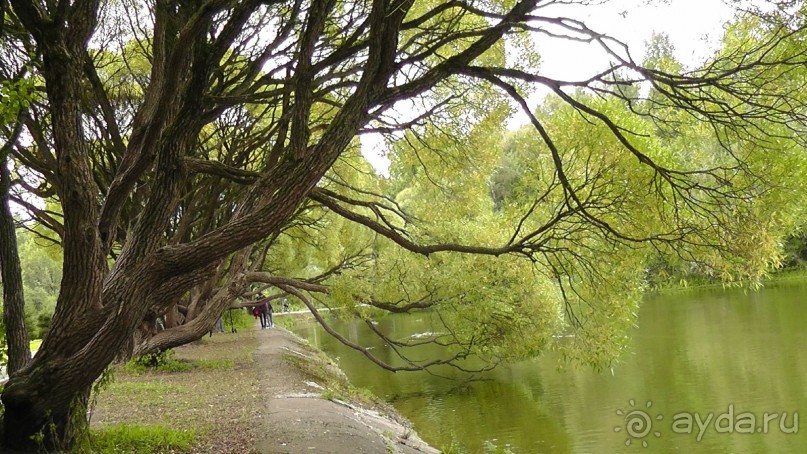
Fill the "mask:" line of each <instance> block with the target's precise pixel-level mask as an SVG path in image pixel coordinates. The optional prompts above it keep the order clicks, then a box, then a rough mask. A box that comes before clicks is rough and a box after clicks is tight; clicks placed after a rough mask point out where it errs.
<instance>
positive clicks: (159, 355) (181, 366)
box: [124, 349, 194, 374]
mask: <svg viewBox="0 0 807 454" xmlns="http://www.w3.org/2000/svg"><path fill="white" fill-rule="evenodd" d="M193 367H194V366H193V364H191V363H189V362H186V361H178V360H176V359H174V350H171V349H168V350H163V351H161V352H156V353H148V354H146V355H142V356H140V357H138V358H135V359H133V360H131V361H129V362H128V363H127V364H126V366H125V367H124V369H125V370H126V371H127V372H129V373H134V374H140V373H143V372H145V371H147V370H149V369H152V370H156V371H160V372H185V371H188V370H191V369H193Z"/></svg>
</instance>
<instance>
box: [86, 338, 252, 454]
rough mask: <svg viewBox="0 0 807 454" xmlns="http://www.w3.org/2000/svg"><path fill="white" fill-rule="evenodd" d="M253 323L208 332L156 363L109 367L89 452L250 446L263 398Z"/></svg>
mask: <svg viewBox="0 0 807 454" xmlns="http://www.w3.org/2000/svg"><path fill="white" fill-rule="evenodd" d="M256 347H257V340H256V338H255V332H254V331H241V332H239V333H237V334H231V333H222V334H216V335H214V336H213V337H205V338H203V339H202V340H201V341H198V342H196V343H194V344H190V345H186V346H183V347H181V348H178V349H176V351H175V353H174V354H173V355H172V356H170V357H162V358H161V359H160V361H159V363H160V364H159V365H158V366H157V367H156V368H147V367H145V366H144V365H142V364H137V363H130V364H128V365H126V366H116V367H114V368H113V369H112V371H111V374H112V379H111V381H110V382H109V383H108V384H106V385H105V386H103V387H102V388H103V389H102V390H101V391H100V392H99V393H98V395H97V399H96V402H95V405H94V407H93V409H92V411H93V413H92V418H91V427H92V435H91V438H90V440H89V446H85V447H84V448H82V451H85V452H92V453H99V452H100V453H154V452H171V453H208V452H216V453H249V452H253V449H254V448H253V446H254V440H255V436H256V421H258V420H259V418H260V417H261V410H262V407H261V402H260V400H259V394H260V391H259V387H258V382H257V375H256V373H255V368H254V366H253V362H254V359H253V353H254V352H255V349H256Z"/></svg>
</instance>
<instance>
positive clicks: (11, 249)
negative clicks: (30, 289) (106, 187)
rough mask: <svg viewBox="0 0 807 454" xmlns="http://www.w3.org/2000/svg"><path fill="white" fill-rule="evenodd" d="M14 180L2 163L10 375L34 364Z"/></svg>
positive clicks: (0, 260) (0, 255)
mask: <svg viewBox="0 0 807 454" xmlns="http://www.w3.org/2000/svg"><path fill="white" fill-rule="evenodd" d="M10 189H11V178H10V177H9V171H8V168H7V167H6V159H5V157H3V159H0V270H2V282H3V323H4V324H5V327H6V341H7V344H8V375H12V374H14V373H15V372H17V371H18V370H20V369H22V368H23V367H24V366H25V365H26V364H28V362H29V361H31V350H30V349H29V346H28V332H27V330H26V329H25V297H24V294H23V286H22V270H21V269H20V256H19V254H18V253H17V234H16V231H15V229H14V218H13V217H12V216H11V209H10V207H9V190H10Z"/></svg>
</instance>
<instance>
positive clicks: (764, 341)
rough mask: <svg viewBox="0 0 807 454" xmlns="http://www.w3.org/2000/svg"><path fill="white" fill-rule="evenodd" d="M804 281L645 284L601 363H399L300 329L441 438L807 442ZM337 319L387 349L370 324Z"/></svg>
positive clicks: (483, 443)
mask: <svg viewBox="0 0 807 454" xmlns="http://www.w3.org/2000/svg"><path fill="white" fill-rule="evenodd" d="M805 295H807V282H805V281H803V280H802V281H781V282H778V283H773V284H768V285H767V286H766V288H764V289H762V290H760V291H758V292H753V291H748V292H745V291H743V290H723V289H698V290H694V289H690V290H686V291H680V292H671V293H666V294H661V295H651V296H648V297H647V298H646V301H645V302H644V304H643V305H642V308H641V311H640V314H639V323H638V327H637V328H636V329H635V330H634V331H633V332H632V334H631V339H632V341H631V342H632V347H631V351H630V353H629V354H628V355H626V356H625V357H623V358H622V359H621V362H620V363H619V364H617V365H615V366H614V368H613V370H609V371H605V372H602V373H597V372H595V371H593V370H591V369H588V368H584V367H572V366H568V367H563V368H559V362H558V360H557V358H555V357H554V356H553V355H552V354H547V355H544V356H542V357H540V358H536V359H533V360H529V361H524V362H521V363H518V364H513V365H509V366H507V367H501V368H499V369H496V370H495V371H493V372H491V373H488V374H486V375H485V377H484V380H479V381H473V382H464V381H458V380H448V379H445V378H440V377H435V376H432V375H429V374H426V373H422V372H416V373H412V372H399V373H395V374H393V373H391V372H387V371H385V370H382V369H380V368H378V367H376V366H374V365H372V364H371V363H370V362H369V361H368V360H367V359H365V358H364V357H363V356H362V355H360V354H358V353H356V352H354V351H352V350H350V349H348V348H346V347H344V346H343V345H341V344H340V343H339V342H338V341H336V340H335V339H333V338H332V337H330V336H328V335H327V334H326V333H324V331H322V330H321V329H320V328H319V327H318V326H316V325H314V324H313V323H301V324H299V330H298V334H300V335H302V336H303V337H306V338H307V339H309V341H310V342H311V343H313V344H315V345H317V346H318V347H319V348H321V349H322V350H324V351H325V352H326V353H328V354H329V355H330V356H332V357H334V358H337V360H338V362H339V365H340V367H341V368H342V370H344V371H345V373H346V374H347V375H348V377H349V378H350V380H351V381H352V382H353V384H355V385H356V386H359V387H364V388H368V389H370V390H372V391H373V392H374V393H375V394H376V395H379V396H382V397H384V398H386V399H387V400H389V401H390V402H391V403H392V404H393V405H394V406H395V407H396V408H397V409H398V410H399V411H400V412H401V413H402V414H404V415H405V416H406V417H408V418H409V419H410V420H412V421H413V422H414V424H415V428H416V430H417V432H418V433H419V434H420V435H421V437H422V438H423V439H425V440H426V441H428V442H429V443H431V444H432V445H433V446H435V447H438V448H443V449H446V448H448V447H454V448H456V449H455V450H456V451H458V452H469V453H476V452H508V451H512V452H514V453H534V452H547V453H550V452H551V453H564V452H570V453H571V452H573V453H589V452H591V453H599V452H654V453H655V452H695V451H697V452H807V433H806V432H807V351H805V345H807V329H806V328H807V305H806V304H807V302H805V300H806V298H805ZM427 320H428V317H427V316H424V315H418V314H415V315H396V316H390V317H386V318H384V319H383V320H381V321H379V323H380V324H381V325H383V328H385V329H387V330H391V331H392V332H393V334H394V335H395V336H398V337H407V336H409V335H411V334H413V333H418V332H423V331H427V330H428V326H426V325H427ZM334 326H335V327H336V328H337V329H339V330H340V331H341V332H342V333H345V335H346V336H347V337H349V338H350V339H352V340H355V341H359V342H363V343H364V344H365V345H372V346H374V347H375V349H374V350H373V351H374V353H377V354H379V355H380V356H382V357H389V355H390V352H389V351H387V350H388V349H386V348H385V347H384V345H383V344H380V343H379V342H378V340H377V339H374V338H373V335H372V333H371V332H370V331H369V330H368V329H367V327H366V326H364V325H363V324H360V323H356V322H350V321H339V322H334ZM802 412H803V414H802ZM802 416H803V417H804V421H802V420H800V419H799V417H802ZM799 424H804V425H805V427H804V428H803V429H804V430H802V428H801V427H800V426H799ZM645 446H647V449H644V447H645Z"/></svg>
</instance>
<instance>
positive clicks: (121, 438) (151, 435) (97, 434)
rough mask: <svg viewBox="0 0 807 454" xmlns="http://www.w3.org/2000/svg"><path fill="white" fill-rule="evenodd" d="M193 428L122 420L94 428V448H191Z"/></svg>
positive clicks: (137, 450)
mask: <svg viewBox="0 0 807 454" xmlns="http://www.w3.org/2000/svg"><path fill="white" fill-rule="evenodd" d="M194 435H195V434H194V432H193V431H179V430H173V429H169V428H167V427H163V426H142V425H128V424H121V425H116V426H112V427H104V428H101V429H96V430H93V431H92V433H91V442H90V444H91V446H92V448H91V452H93V453H123V452H125V453H133V454H134V453H137V454H140V453H142V454H150V453H155V452H174V453H183V452H190V450H191V447H192V445H193V439H194Z"/></svg>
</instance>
